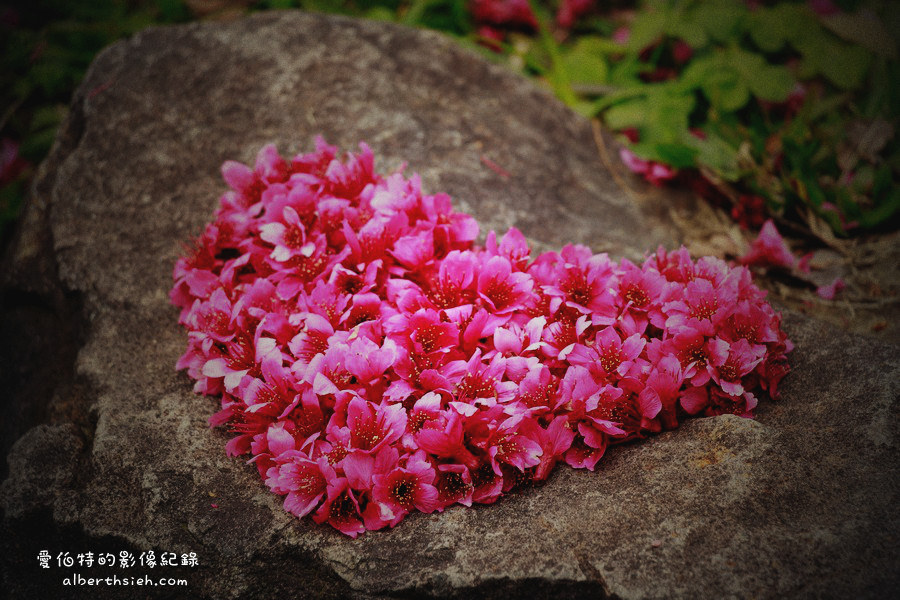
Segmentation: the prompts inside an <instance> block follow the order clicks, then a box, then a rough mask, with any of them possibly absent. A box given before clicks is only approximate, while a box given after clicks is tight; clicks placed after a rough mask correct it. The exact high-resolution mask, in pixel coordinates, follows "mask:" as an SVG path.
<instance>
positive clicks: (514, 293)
mask: <svg viewBox="0 0 900 600" xmlns="http://www.w3.org/2000/svg"><path fill="white" fill-rule="evenodd" d="M533 285H534V283H533V282H532V280H531V277H530V276H529V275H528V274H527V273H522V272H517V273H513V272H512V265H511V264H510V262H509V259H507V258H505V257H502V256H494V257H492V258H490V259H489V260H488V261H487V262H486V263H485V264H483V265H482V266H481V272H480V273H479V274H478V296H479V297H480V298H481V299H482V300H484V303H485V304H486V305H487V308H488V310H489V311H490V312H492V313H494V314H497V315H504V314H509V313H511V312H513V311H515V310H519V309H521V308H522V307H523V306H524V302H525V300H526V298H527V297H528V293H529V292H530V291H531V288H532V286H533Z"/></svg>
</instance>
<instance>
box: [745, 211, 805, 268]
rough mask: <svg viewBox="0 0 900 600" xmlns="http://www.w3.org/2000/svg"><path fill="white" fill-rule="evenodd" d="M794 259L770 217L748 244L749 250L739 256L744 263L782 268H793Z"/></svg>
mask: <svg viewBox="0 0 900 600" xmlns="http://www.w3.org/2000/svg"><path fill="white" fill-rule="evenodd" d="M796 260H797V259H796V258H795V257H794V255H793V253H791V249H790V248H788V245H787V243H785V241H784V238H783V237H781V235H780V234H779V233H778V229H776V227H775V223H774V222H773V221H772V219H769V220H768V221H766V222H765V224H763V226H762V229H761V230H760V231H759V236H758V237H757V238H756V239H755V240H753V242H752V243H751V244H750V250H749V251H748V252H747V254H745V255H744V256H742V257H741V258H740V262H741V264H744V265H749V266H758V267H780V268H783V269H791V268H793V267H794V264H795V263H796Z"/></svg>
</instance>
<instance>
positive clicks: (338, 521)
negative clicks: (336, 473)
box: [313, 477, 366, 538]
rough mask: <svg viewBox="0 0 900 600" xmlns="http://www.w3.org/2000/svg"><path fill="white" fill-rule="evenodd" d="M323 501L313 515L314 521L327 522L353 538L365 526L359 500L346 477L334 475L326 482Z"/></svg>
mask: <svg viewBox="0 0 900 600" xmlns="http://www.w3.org/2000/svg"><path fill="white" fill-rule="evenodd" d="M326 493H327V494H328V495H327V497H326V498H325V502H323V503H322V505H321V506H320V507H319V510H317V511H316V513H315V514H314V515H313V520H314V521H315V522H316V523H328V524H329V525H331V526H332V527H334V528H335V529H337V530H338V531H340V532H341V533H343V534H346V535H349V536H350V537H352V538H355V537H356V536H358V535H359V534H361V533H363V532H364V531H365V530H366V528H365V527H364V526H363V523H362V515H361V514H360V512H359V502H358V501H357V499H356V496H355V495H354V494H353V491H352V490H351V489H350V485H349V483H347V479H346V478H344V477H335V478H333V479H331V480H330V481H329V482H328V486H327V490H326Z"/></svg>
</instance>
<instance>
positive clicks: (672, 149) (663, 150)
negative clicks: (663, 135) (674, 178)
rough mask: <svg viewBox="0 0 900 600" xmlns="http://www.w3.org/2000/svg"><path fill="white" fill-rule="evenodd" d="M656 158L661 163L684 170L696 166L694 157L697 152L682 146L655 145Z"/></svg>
mask: <svg viewBox="0 0 900 600" xmlns="http://www.w3.org/2000/svg"><path fill="white" fill-rule="evenodd" d="M655 150H656V156H657V157H658V160H659V161H660V162H663V163H665V164H667V165H669V166H671V167H675V168H676V169H685V168H689V167H695V166H697V161H696V157H697V154H698V151H697V149H696V148H691V147H690V146H686V145H684V144H678V143H671V144H656V145H655Z"/></svg>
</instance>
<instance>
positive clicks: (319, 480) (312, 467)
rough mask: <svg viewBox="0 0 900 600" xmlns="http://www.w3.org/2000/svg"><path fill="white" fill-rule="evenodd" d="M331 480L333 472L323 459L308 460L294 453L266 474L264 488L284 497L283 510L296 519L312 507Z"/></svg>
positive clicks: (333, 477)
mask: <svg viewBox="0 0 900 600" xmlns="http://www.w3.org/2000/svg"><path fill="white" fill-rule="evenodd" d="M333 479H335V472H334V469H333V468H331V466H330V465H329V464H328V460H327V459H325V458H320V459H319V460H318V461H312V460H310V459H308V458H305V457H303V456H302V455H300V454H297V453H295V454H294V455H293V456H291V458H290V459H289V460H287V461H285V462H283V463H280V464H279V465H277V466H273V467H272V468H270V469H269V470H268V472H267V473H266V485H267V486H269V488H270V489H271V490H272V491H273V492H275V493H276V494H282V495H286V496H285V499H284V509H285V510H286V511H288V512H289V513H292V514H295V515H297V516H298V517H303V516H306V515H308V514H309V513H310V512H312V511H313V510H314V509H315V508H316V505H318V503H319V501H320V500H321V499H322V497H323V496H324V495H325V493H326V491H327V489H328V482H329V481H331V480H333Z"/></svg>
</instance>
